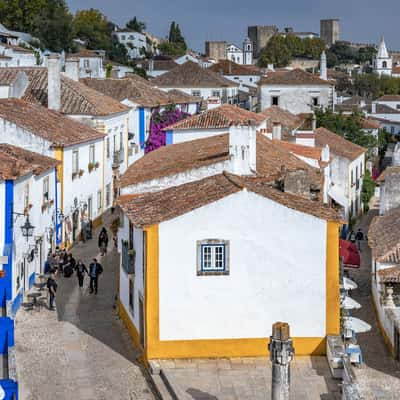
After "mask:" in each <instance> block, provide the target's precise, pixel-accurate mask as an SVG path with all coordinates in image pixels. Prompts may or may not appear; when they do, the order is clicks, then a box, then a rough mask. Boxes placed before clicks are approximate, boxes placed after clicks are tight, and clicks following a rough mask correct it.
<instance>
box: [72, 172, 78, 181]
mask: <svg viewBox="0 0 400 400" xmlns="http://www.w3.org/2000/svg"><path fill="white" fill-rule="evenodd" d="M77 176H78V173H77V172H73V173H72V180H74V179H75V178H76V177H77Z"/></svg>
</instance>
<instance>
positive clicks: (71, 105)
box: [0, 67, 129, 116]
mask: <svg viewBox="0 0 400 400" xmlns="http://www.w3.org/2000/svg"><path fill="white" fill-rule="evenodd" d="M19 72H24V73H26V75H27V76H28V79H29V84H28V87H27V89H26V91H25V94H24V96H23V99H24V100H27V101H30V102H33V103H37V104H41V105H43V106H45V107H47V69H46V68H41V67H36V68H25V67H15V68H0V85H4V84H9V83H10V82H13V81H14V80H15V78H16V76H17V74H18V73H19ZM127 111H129V108H128V107H126V106H124V105H123V104H121V103H119V102H118V101H116V100H114V99H112V98H111V97H108V96H105V95H103V94H102V93H99V92H97V91H95V90H93V89H91V88H89V87H88V86H86V85H84V84H83V83H80V82H76V81H73V80H72V79H69V78H67V77H65V76H63V75H61V112H62V113H64V114H71V115H95V116H106V115H110V114H116V113H120V112H127Z"/></svg>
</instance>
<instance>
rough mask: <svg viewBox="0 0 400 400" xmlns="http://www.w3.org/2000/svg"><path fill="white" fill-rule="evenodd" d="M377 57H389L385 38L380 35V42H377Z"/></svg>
mask: <svg viewBox="0 0 400 400" xmlns="http://www.w3.org/2000/svg"><path fill="white" fill-rule="evenodd" d="M377 58H389V53H388V51H387V48H386V43H385V38H384V37H383V36H382V38H381V42H380V43H379V48H378V55H377Z"/></svg>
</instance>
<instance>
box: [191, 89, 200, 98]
mask: <svg viewBox="0 0 400 400" xmlns="http://www.w3.org/2000/svg"><path fill="white" fill-rule="evenodd" d="M192 96H194V97H200V96H201V94H200V90H192Z"/></svg>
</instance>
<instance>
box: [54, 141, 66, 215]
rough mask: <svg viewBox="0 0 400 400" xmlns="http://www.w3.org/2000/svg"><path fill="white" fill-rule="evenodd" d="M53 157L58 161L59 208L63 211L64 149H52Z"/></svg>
mask: <svg viewBox="0 0 400 400" xmlns="http://www.w3.org/2000/svg"><path fill="white" fill-rule="evenodd" d="M54 157H55V159H56V160H57V161H60V163H59V164H58V165H57V179H58V181H59V182H60V186H61V193H60V207H59V208H60V210H61V211H64V150H63V149H62V148H57V149H55V150H54Z"/></svg>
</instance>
